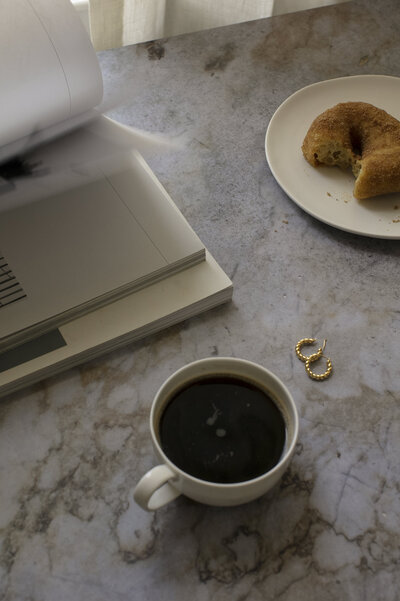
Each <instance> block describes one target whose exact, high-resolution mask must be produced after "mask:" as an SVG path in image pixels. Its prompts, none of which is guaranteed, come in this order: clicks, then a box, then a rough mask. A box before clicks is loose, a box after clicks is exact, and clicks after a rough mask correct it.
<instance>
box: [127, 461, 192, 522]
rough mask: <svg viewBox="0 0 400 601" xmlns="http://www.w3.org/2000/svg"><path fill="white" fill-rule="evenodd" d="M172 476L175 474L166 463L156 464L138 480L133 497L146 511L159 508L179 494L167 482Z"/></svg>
mask: <svg viewBox="0 0 400 601" xmlns="http://www.w3.org/2000/svg"><path fill="white" fill-rule="evenodd" d="M173 478H176V474H175V473H174V472H173V471H172V470H171V469H170V468H169V467H168V466H167V465H165V464H164V465H156V467H153V468H152V469H151V470H150V471H148V472H147V473H146V474H145V475H144V476H143V477H142V478H141V479H140V480H139V482H138V483H137V485H136V487H135V490H134V491H133V498H134V499H135V501H136V503H137V504H138V505H140V507H142V509H145V510H146V511H154V510H156V509H159V508H160V507H162V506H163V505H166V504H167V503H169V502H170V501H173V500H174V499H176V497H179V495H180V494H181V493H180V492H179V490H177V489H176V488H174V487H173V486H171V484H170V483H169V480H171V479H173Z"/></svg>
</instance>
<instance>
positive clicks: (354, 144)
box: [302, 102, 400, 199]
mask: <svg viewBox="0 0 400 601" xmlns="http://www.w3.org/2000/svg"><path fill="white" fill-rule="evenodd" d="M302 151H303V154H304V156H305V158H306V159H307V161H308V162H309V163H310V164H311V165H312V166H313V167H318V165H337V166H338V167H341V168H342V169H347V168H349V167H350V168H351V169H352V171H353V174H354V176H355V178H356V181H355V185H354V190H353V194H354V196H355V197H356V198H358V199H364V198H371V197H373V196H378V195H381V194H388V193H392V192H400V121H398V120H397V119H395V118H394V117H392V115H389V113H387V112H386V111H384V110H383V109H380V108H377V107H376V106H373V105H372V104H368V103H366V102H342V103H339V104H337V105H335V106H334V107H332V108H330V109H327V110H326V111H324V112H323V113H321V114H320V115H318V117H316V119H314V121H313V122H312V124H311V126H310V128H309V130H308V132H307V134H306V137H305V138H304V142H303V145H302Z"/></svg>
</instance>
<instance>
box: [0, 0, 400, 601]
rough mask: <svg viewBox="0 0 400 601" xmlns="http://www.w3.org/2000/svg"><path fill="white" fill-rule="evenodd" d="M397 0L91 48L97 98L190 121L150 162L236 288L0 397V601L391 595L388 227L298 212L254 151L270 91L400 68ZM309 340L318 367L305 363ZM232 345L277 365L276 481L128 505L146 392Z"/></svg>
mask: <svg viewBox="0 0 400 601" xmlns="http://www.w3.org/2000/svg"><path fill="white" fill-rule="evenodd" d="M399 31H400V14H399V11H398V6H397V1H396V0H364V1H361V0H354V1H353V2H351V3H346V4H342V5H338V6H336V7H328V8H321V9H316V10H312V11H307V12H304V13H301V14H296V15H286V16H281V17H276V18H272V19H269V20H265V21H260V22H253V23H247V24H243V25H237V26H232V27H228V28H223V29H219V30H214V31H211V32H203V33H198V34H194V35H188V36H182V37H180V38H176V39H170V40H164V41H161V42H157V43H152V44H147V45H143V46H139V47H127V48H124V49H120V50H115V51H109V52H104V53H102V54H101V55H100V60H101V64H102V68H103V72H104V75H105V79H106V83H107V85H108V86H115V87H117V86H119V87H123V88H124V89H125V91H126V92H127V94H128V96H127V97H129V101H127V102H126V104H125V106H124V107H123V108H121V109H120V110H119V111H118V113H116V114H114V116H116V117H118V118H119V119H120V120H121V121H123V122H125V123H131V124H135V125H137V126H140V127H144V128H146V129H149V130H151V131H162V132H165V133H168V134H170V135H172V136H174V137H177V138H182V137H183V138H185V139H186V148H185V150H184V151H182V152H181V153H171V154H170V155H169V156H161V157H158V158H153V159H152V161H151V165H152V167H153V169H154V171H155V172H156V174H157V175H158V177H159V178H160V180H161V181H162V183H163V184H164V185H165V187H166V188H167V190H168V191H169V192H170V194H171V195H172V197H173V198H174V200H175V201H176V203H177V204H178V206H179V207H180V209H181V210H182V211H183V213H184V214H185V216H186V217H187V219H188V220H189V222H190V223H191V225H192V226H193V227H194V229H195V230H196V231H197V233H198V234H199V235H200V237H201V238H202V240H203V241H204V243H205V244H206V246H207V247H208V248H209V249H210V250H211V251H212V253H213V254H214V255H215V257H216V259H217V260H218V262H219V263H220V264H221V266H222V267H223V268H224V269H225V271H226V272H227V274H228V275H229V276H230V277H231V278H232V279H233V282H234V300H233V302H232V303H231V304H229V305H226V306H223V307H220V308H218V309H215V310H213V311H211V312H209V313H207V314H204V315H203V316H200V317H197V318H194V319H191V320H189V321H187V322H186V323H183V324H181V325H178V326H175V327H173V328H172V329H170V330H168V331H165V332H162V333H160V334H158V335H156V336H153V337H151V338H148V339H146V340H145V341H143V342H141V343H139V344H135V345H131V346H129V347H127V348H124V349H121V350H120V351H118V352H115V353H113V354H111V355H108V356H105V357H104V358H102V359H101V360H97V361H95V362H93V363H90V364H87V365H84V366H83V367H81V368H80V369H74V370H71V371H69V372H66V373H64V374H62V375H60V376H58V377H55V378H52V379H50V380H46V381H44V382H41V383H40V384H37V385H35V386H34V387H32V388H30V389H27V390H24V391H22V392H19V393H17V394H14V395H13V396H11V397H8V398H6V399H3V400H2V401H1V403H0V598H1V599H4V600H5V601H50V600H51V601H53V600H57V601H70V600H71V601H72V600H73V601H76V600H77V599H84V600H85V601H120V600H125V599H126V600H128V599H129V600H130V599H132V600H135V601H153V600H154V599H158V600H160V601H175V600H177V599H189V598H190V599H193V600H196V601H211V599H212V600H216V599H221V600H224V599H227V600H228V599H229V601H245V600H246V601H269V600H271V601H272V600H277V599H280V600H282V601H309V600H310V599H318V600H319V599H324V601H342V600H343V599H346V600H351V601H353V600H357V601H396V600H397V599H398V598H399V593H398V591H399V588H400V572H399V563H400V547H399V540H400V538H399V535H400V523H399V518H400V506H399V492H400V459H399V457H400V376H399V306H400V305H399V286H398V280H399V256H400V242H398V241H397V242H396V241H390V240H386V241H385V240H377V239H368V238H363V237H360V236H353V235H351V234H347V233H344V232H341V231H339V230H336V229H333V228H331V227H329V226H326V225H323V224H321V223H319V222H318V221H316V220H315V219H313V218H312V217H310V216H308V215H307V214H305V213H304V212H302V211H301V210H300V209H299V208H298V207H297V206H296V205H295V204H293V203H292V202H291V201H290V199H289V198H288V197H287V196H286V195H285V194H284V193H283V192H282V191H281V189H280V188H279V186H278V185H277V184H276V183H275V180H274V179H273V177H272V175H271V173H270V172H269V169H268V167H267V165H266V161H265V155H264V146H263V145H264V136H265V130H266V127H267V125H268V122H269V119H270V117H271V115H272V114H273V112H274V111H275V109H276V108H277V107H278V106H279V104H280V103H281V102H282V101H283V100H284V99H285V98H286V97H287V96H289V95H290V94H291V93H292V92H294V91H295V90H297V89H299V88H301V87H303V86H304V85H306V84H309V83H313V82H316V81H319V80H323V79H328V78H332V77H337V76H342V75H353V74H358V73H382V74H389V75H399V69H400V66H399V65H400V46H399V41H398V39H399V38H398V36H399ZM304 336H314V337H318V338H319V339H322V338H327V339H328V345H327V353H328V354H329V356H330V357H331V359H332V361H333V364H334V375H333V376H332V378H331V379H329V380H327V381H326V382H322V383H318V382H313V381H311V380H310V379H308V378H307V377H306V375H305V372H304V366H303V364H301V363H300V362H299V361H298V360H297V359H296V357H295V354H294V345H295V344H296V342H297V340H298V339H299V338H301V337H304ZM209 355H221V356H222V355H228V356H229V355H232V356H237V357H244V358H247V359H250V360H253V361H256V362H258V363H261V364H263V365H265V366H267V367H268V368H270V369H271V370H272V371H274V372H275V373H276V374H277V375H278V376H280V377H281V378H283V379H284V381H285V382H286V384H287V386H288V387H289V389H290V390H291V392H292V393H293V396H294V398H295V402H296V405H297V407H298V410H299V414H300V428H301V431H300V438H299V443H298V448H297V453H296V455H295V457H294V460H293V462H292V464H291V467H290V469H289V471H288V472H287V474H286V476H285V477H284V479H283V480H282V482H281V484H280V485H279V486H277V487H276V488H275V489H274V490H273V491H272V492H271V493H269V494H267V495H266V496H264V497H262V498H260V499H259V500H258V501H255V502H253V503H250V504H248V505H245V506H242V507H238V508H230V509H218V508H210V507H206V506H202V505H198V504H195V503H193V502H191V501H189V500H187V499H184V498H180V499H178V500H177V501H175V502H173V503H171V504H170V505H169V506H168V507H166V508H164V509H162V510H160V511H158V512H157V513H155V514H147V513H145V512H144V511H142V510H141V509H139V508H138V507H137V506H135V504H134V503H133V501H132V490H133V488H134V485H135V483H136V482H137V480H138V478H139V477H140V476H141V475H142V474H143V473H144V471H145V470H146V469H147V468H149V467H150V466H151V465H153V463H154V457H153V453H152V449H151V444H150V436H149V432H148V415H149V408H150V404H151V400H152V398H153V396H154V394H155V392H156V390H157V388H158V387H159V385H160V384H161V383H162V382H163V380H164V379H165V378H166V377H167V376H168V375H169V374H171V373H172V372H173V371H174V370H175V369H177V368H178V367H180V366H182V365H184V364H185V363H187V362H189V361H191V360H194V359H198V358H201V357H206V356H209Z"/></svg>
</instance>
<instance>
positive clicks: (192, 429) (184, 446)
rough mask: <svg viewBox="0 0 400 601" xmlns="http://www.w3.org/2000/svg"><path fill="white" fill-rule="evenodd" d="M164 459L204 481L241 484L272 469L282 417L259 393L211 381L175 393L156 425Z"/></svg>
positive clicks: (281, 440)
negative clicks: (157, 425) (166, 458)
mask: <svg viewBox="0 0 400 601" xmlns="http://www.w3.org/2000/svg"><path fill="white" fill-rule="evenodd" d="M159 432H160V442H161V446H162V448H163V450H164V452H165V454H166V455H167V456H168V457H169V459H170V460H171V461H172V462H173V463H174V464H175V465H177V466H178V467H179V468H181V469H182V470H183V471H185V472H187V473H188V474H191V475H192V476H195V477H196V478H200V479H201V480H207V481H209V482H221V483H229V482H244V481H246V480H251V479H252V478H256V477H257V476H260V475H261V474H264V473H265V472H267V471H268V470H270V469H271V468H273V467H274V465H276V464H277V463H278V461H279V459H280V457H281V455H282V452H283V448H284V445H285V436H286V427H285V421H284V418H283V416H282V414H281V412H280V411H279V409H278V408H277V406H276V404H275V403H274V401H273V400H272V399H271V398H270V397H269V396H268V395H267V394H266V393H265V392H263V391H262V390H260V388H257V386H255V385H253V384H251V383H250V382H246V381H243V380H241V379H238V378H233V377H225V376H215V377H210V378H205V379H202V380H198V381H196V382H193V383H191V384H189V385H188V386H186V387H185V388H182V389H181V390H179V391H178V392H177V393H176V394H175V396H173V397H172V398H171V401H170V402H169V403H168V404H167V406H166V408H165V410H164V412H163V414H162V416H161V419H160V425H159Z"/></svg>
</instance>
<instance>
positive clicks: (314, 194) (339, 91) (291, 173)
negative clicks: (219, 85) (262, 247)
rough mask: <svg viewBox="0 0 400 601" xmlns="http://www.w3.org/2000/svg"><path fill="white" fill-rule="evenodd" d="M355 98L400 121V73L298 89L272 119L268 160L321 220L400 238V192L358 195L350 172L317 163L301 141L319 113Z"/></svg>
mask: <svg viewBox="0 0 400 601" xmlns="http://www.w3.org/2000/svg"><path fill="white" fill-rule="evenodd" d="M349 100H353V101H363V102H369V103H371V104H374V105H375V106H377V107H379V108H382V109H384V110H385V111H387V112H388V113H390V114H391V115H393V116H394V117H396V119H399V120H400V78H398V77H389V76H386V75H355V76H352V77H341V78H339V79H330V80H327V81H321V82H319V83H316V84H313V85H310V86H307V87H305V88H303V89H301V90H299V91H298V92H295V93H294V94H292V96H290V97H289V98H288V99H287V100H285V102H283V103H282V104H281V106H280V107H279V108H278V109H277V111H276V112H275V114H274V115H273V117H272V119H271V121H270V123H269V126H268V129H267V134H266V137H265V152H266V155H267V161H268V164H269V166H270V169H271V171H272V173H273V175H274V177H275V179H276V181H277V182H278V184H279V185H280V186H281V188H282V189H283V190H284V191H285V192H286V194H287V195H288V196H289V197H290V198H291V199H292V200H293V201H294V202H295V203H296V204H297V205H299V207H301V208H302V209H304V211H306V212H307V213H309V214H310V215H312V216H313V217H315V218H316V219H319V220H320V221H323V222H324V223H328V224H329V225H332V226H334V227H337V228H339V229H342V230H345V231H347V232H352V233H354V234H361V235H364V236H371V237H375V238H392V239H400V194H388V195H386V196H380V197H376V198H371V199H368V200H357V199H355V198H354V196H353V186H354V177H353V175H352V174H351V172H350V171H349V172H348V173H347V172H344V171H342V170H340V169H339V168H337V167H322V166H321V167H318V168H315V167H311V165H309V164H308V163H307V161H306V160H305V158H304V157H303V153H302V151H301V145H302V143H303V139H304V136H305V135H306V133H307V130H308V128H309V126H310V125H311V122H312V121H313V120H314V119H315V117H316V116H317V115H319V114H320V113H322V112H323V111H324V110H326V109H327V108H329V107H331V106H334V105H335V104H337V103H338V102H347V101H349Z"/></svg>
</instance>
